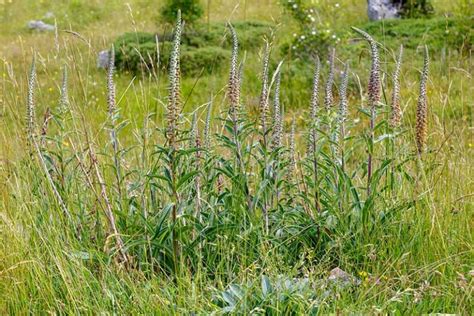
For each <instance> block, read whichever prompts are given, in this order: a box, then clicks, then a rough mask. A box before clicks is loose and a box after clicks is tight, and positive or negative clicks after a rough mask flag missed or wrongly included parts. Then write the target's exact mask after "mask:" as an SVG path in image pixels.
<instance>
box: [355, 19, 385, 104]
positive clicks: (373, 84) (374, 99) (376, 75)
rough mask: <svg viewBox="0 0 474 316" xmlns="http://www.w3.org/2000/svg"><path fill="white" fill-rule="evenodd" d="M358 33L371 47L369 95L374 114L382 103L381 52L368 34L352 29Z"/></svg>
mask: <svg viewBox="0 0 474 316" xmlns="http://www.w3.org/2000/svg"><path fill="white" fill-rule="evenodd" d="M352 29H353V30H355V31H356V32H357V33H359V34H360V35H362V37H364V38H365V40H367V42H368V43H369V45H370V50H371V54H372V66H371V69H370V77H369V85H368V94H369V105H370V107H371V109H372V111H373V112H375V107H376V106H377V104H378V103H379V102H380V96H381V95H380V59H379V50H378V47H377V42H376V41H375V40H374V39H373V38H372V36H370V35H369V34H368V33H366V32H364V31H362V30H360V29H358V28H355V27H352Z"/></svg>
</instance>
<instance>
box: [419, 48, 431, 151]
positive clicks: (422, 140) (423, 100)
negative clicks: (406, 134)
mask: <svg viewBox="0 0 474 316" xmlns="http://www.w3.org/2000/svg"><path fill="white" fill-rule="evenodd" d="M429 62H430V60H429V55H428V47H426V46H425V57H424V62H423V71H422V72H421V80H420V95H419V97H418V104H417V108H416V147H417V149H418V153H419V154H421V153H422V152H423V150H424V147H425V144H426V134H427V123H428V97H427V93H426V84H427V82H428V70H429Z"/></svg>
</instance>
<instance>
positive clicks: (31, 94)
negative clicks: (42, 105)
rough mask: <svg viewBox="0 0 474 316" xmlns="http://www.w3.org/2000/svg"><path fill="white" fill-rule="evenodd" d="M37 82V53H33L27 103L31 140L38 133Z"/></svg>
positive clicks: (28, 131) (28, 130) (28, 129)
mask: <svg viewBox="0 0 474 316" xmlns="http://www.w3.org/2000/svg"><path fill="white" fill-rule="evenodd" d="M35 83H36V56H35V54H33V60H32V61H31V68H30V75H29V77H28V97H27V104H26V107H27V109H26V111H27V115H26V120H27V135H28V139H29V140H31V139H32V138H33V137H35V135H36V131H35V130H36V124H35Z"/></svg>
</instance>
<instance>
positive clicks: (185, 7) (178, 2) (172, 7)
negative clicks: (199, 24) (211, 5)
mask: <svg viewBox="0 0 474 316" xmlns="http://www.w3.org/2000/svg"><path fill="white" fill-rule="evenodd" d="M178 10H181V16H182V18H183V20H184V21H185V22H186V23H187V24H194V23H196V21H197V20H199V19H200V18H201V16H202V14H203V12H204V10H203V9H202V6H201V4H200V3H199V0H168V2H167V3H166V4H165V6H164V7H163V8H162V10H161V20H162V21H163V22H166V23H170V24H171V23H173V22H174V21H175V20H176V12H178Z"/></svg>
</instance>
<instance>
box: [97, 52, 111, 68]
mask: <svg viewBox="0 0 474 316" xmlns="http://www.w3.org/2000/svg"><path fill="white" fill-rule="evenodd" d="M109 61H110V51H109V50H101V51H100V52H99V54H98V55H97V68H100V69H107V68H108V67H109Z"/></svg>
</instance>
